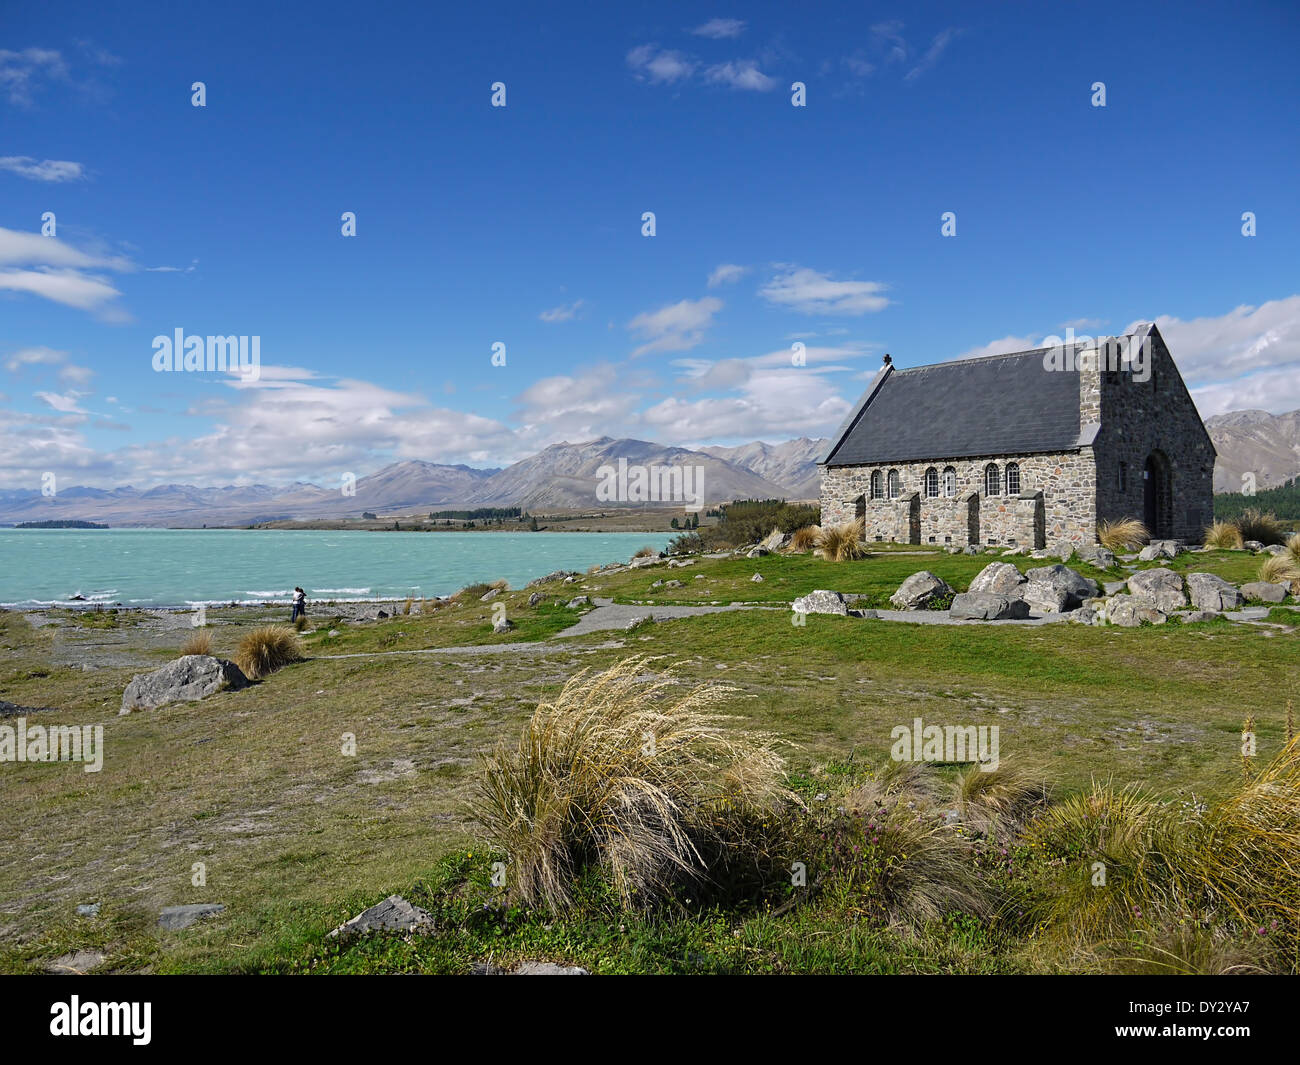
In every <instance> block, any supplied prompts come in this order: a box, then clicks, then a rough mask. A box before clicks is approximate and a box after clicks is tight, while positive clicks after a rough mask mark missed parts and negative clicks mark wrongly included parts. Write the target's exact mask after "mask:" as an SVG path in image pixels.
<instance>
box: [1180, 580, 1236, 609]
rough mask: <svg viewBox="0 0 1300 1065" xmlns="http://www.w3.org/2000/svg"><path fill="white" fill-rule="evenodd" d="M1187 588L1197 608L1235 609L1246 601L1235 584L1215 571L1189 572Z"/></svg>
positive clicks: (1193, 604)
mask: <svg viewBox="0 0 1300 1065" xmlns="http://www.w3.org/2000/svg"><path fill="white" fill-rule="evenodd" d="M1187 590H1188V592H1189V593H1190V594H1191V597H1192V606H1194V607H1196V609H1197V610H1217V611H1219V612H1222V611H1224V610H1236V609H1237V608H1238V607H1239V606H1241V605H1242V604H1244V603H1245V601H1246V600H1245V598H1244V597H1243V596H1242V594H1241V592H1239V591H1237V586H1236V585H1234V584H1229V583H1228V582H1227V581H1225V580H1224V579H1223V578H1222V577H1220V576H1219V575H1218V574H1215V573H1189V574H1188V575H1187Z"/></svg>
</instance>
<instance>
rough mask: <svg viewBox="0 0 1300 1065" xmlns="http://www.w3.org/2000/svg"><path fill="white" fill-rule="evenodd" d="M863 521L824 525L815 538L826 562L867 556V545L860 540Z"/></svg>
mask: <svg viewBox="0 0 1300 1065" xmlns="http://www.w3.org/2000/svg"><path fill="white" fill-rule="evenodd" d="M862 536H863V523H862V522H861V521H848V522H844V523H843V524H840V525H828V526H825V527H824V528H823V529H822V531H821V535H820V536H819V537H818V538H817V546H818V547H819V548H820V549H821V553H822V557H823V558H824V559H826V561H828V562H848V561H852V560H853V559H858V558H866V557H867V554H868V552H867V545H866V544H865V543H864V542H863V540H862Z"/></svg>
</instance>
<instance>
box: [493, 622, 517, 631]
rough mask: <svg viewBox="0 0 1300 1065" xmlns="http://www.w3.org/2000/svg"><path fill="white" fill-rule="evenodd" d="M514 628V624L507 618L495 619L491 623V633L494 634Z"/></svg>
mask: <svg viewBox="0 0 1300 1065" xmlns="http://www.w3.org/2000/svg"><path fill="white" fill-rule="evenodd" d="M514 627H515V623H514V622H513V621H511V620H510V619H509V618H497V619H496V621H494V622H492V631H493V632H495V633H502V632H509V631H510V630H511V629H513V628H514Z"/></svg>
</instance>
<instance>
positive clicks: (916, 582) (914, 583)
mask: <svg viewBox="0 0 1300 1065" xmlns="http://www.w3.org/2000/svg"><path fill="white" fill-rule="evenodd" d="M951 594H952V589H951V588H949V587H948V584H947V582H946V581H944V580H943V579H942V578H940V577H936V576H935V575H934V574H933V573H931V572H930V571H929V570H928V569H923V570H921V571H920V572H919V573H913V574H912V575H911V576H910V577H908V578H907V580H905V581H904V582H903V583H902V584H901V585H899V587H898V591H896V592H895V593H894V594H893V595H891V596H890V597H889V601H890V602H891V603H893V604H894V606H896V607H898V609H899V610H924V609H925V608H926V607H927V606H929V605H930V603H931V602H932V601H933V600H935V599H941V598H943V597H944V596H947V595H951Z"/></svg>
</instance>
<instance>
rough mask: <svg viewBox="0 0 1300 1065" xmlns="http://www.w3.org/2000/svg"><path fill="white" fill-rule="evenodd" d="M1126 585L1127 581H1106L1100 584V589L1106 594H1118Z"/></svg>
mask: <svg viewBox="0 0 1300 1065" xmlns="http://www.w3.org/2000/svg"><path fill="white" fill-rule="evenodd" d="M1127 586H1128V581H1106V582H1105V583H1104V584H1102V586H1101V590H1102V591H1103V592H1105V593H1106V595H1118V594H1119V593H1120V592H1122V591H1123V590H1124V589H1125V588H1126V587H1127Z"/></svg>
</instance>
